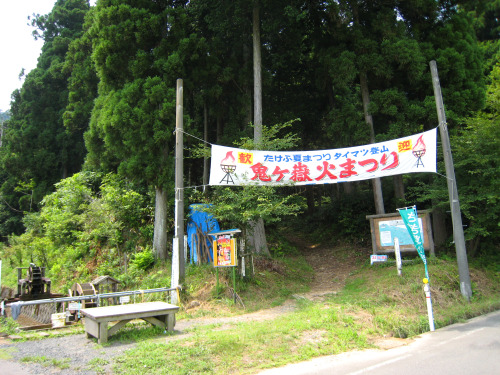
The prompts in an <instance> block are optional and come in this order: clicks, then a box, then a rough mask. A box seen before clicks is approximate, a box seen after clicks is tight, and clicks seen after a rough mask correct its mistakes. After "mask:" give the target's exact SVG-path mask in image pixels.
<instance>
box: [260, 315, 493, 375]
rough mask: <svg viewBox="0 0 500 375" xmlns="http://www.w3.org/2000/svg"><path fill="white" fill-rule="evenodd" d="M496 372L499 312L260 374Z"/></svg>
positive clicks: (455, 374)
mask: <svg viewBox="0 0 500 375" xmlns="http://www.w3.org/2000/svg"><path fill="white" fill-rule="evenodd" d="M285 374H286V375H361V374H367V375H391V374H398V375H400V374H405V375H417V374H418V375H422V374H427V375H433V374H438V375H452V374H453V375H471V374H474V375H475V374H500V311H497V312H493V313H490V314H488V315H484V316H481V317H478V318H474V319H471V320H469V321H467V322H466V323H460V324H454V325H452V326H448V327H445V328H442V329H439V330H437V331H435V332H428V333H425V334H423V335H421V336H419V337H418V338H417V339H416V340H415V341H414V342H412V343H411V344H409V345H406V346H402V347H398V348H395V349H390V350H365V351H359V352H349V353H343V354H340V355H335V356H328V357H323V358H316V359H314V360H311V361H308V362H302V363H298V364H295V365H288V366H285V367H281V368H277V369H272V370H267V371H263V372H261V373H259V375H285Z"/></svg>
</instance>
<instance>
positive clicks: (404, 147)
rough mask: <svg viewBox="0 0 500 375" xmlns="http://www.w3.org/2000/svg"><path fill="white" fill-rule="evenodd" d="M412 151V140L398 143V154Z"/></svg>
mask: <svg viewBox="0 0 500 375" xmlns="http://www.w3.org/2000/svg"><path fill="white" fill-rule="evenodd" d="M410 150H411V139H407V140H406V141H401V142H398V152H405V151H410Z"/></svg>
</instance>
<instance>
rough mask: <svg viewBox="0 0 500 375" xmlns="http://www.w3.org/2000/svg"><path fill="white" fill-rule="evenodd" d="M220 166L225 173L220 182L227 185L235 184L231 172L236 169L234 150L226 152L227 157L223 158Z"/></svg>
mask: <svg viewBox="0 0 500 375" xmlns="http://www.w3.org/2000/svg"><path fill="white" fill-rule="evenodd" d="M220 167H221V169H222V171H223V172H224V173H225V175H224V177H223V178H222V180H220V183H222V182H225V183H226V184H227V185H229V184H233V185H234V180H233V177H232V176H231V174H233V173H234V171H235V170H236V159H235V158H234V156H233V151H228V152H227V153H226V157H225V158H224V159H222V160H221V162H220Z"/></svg>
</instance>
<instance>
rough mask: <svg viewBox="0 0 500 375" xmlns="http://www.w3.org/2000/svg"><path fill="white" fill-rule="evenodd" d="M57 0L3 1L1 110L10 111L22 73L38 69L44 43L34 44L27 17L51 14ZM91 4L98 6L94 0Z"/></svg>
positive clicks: (0, 24) (0, 15) (0, 2)
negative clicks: (14, 92) (11, 97)
mask: <svg viewBox="0 0 500 375" xmlns="http://www.w3.org/2000/svg"><path fill="white" fill-rule="evenodd" d="M55 3H56V0H0V35H1V39H0V49H1V53H0V56H1V58H0V109H1V110H2V111H6V110H7V109H9V108H10V100H11V99H10V95H11V94H12V91H14V90H15V89H18V88H21V86H22V84H23V82H22V81H20V80H19V73H20V72H21V70H22V69H23V68H24V70H25V73H28V72H29V71H30V70H32V69H33V68H36V64H37V59H38V56H39V55H40V50H41V48H42V45H43V40H40V39H39V40H38V41H35V40H34V39H33V36H32V32H33V30H34V29H33V27H32V26H31V25H30V26H28V25H27V24H28V16H31V15H32V14H33V13H35V14H37V13H39V14H47V13H50V11H51V10H52V8H53V7H54V4H55ZM91 3H95V0H92V1H91Z"/></svg>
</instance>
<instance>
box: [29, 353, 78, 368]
mask: <svg viewBox="0 0 500 375" xmlns="http://www.w3.org/2000/svg"><path fill="white" fill-rule="evenodd" d="M21 362H24V363H38V364H40V365H42V366H43V367H50V366H53V367H57V368H59V369H61V370H64V369H68V368H69V363H70V362H71V360H70V359H69V358H63V359H56V358H48V357H45V356H28V357H23V358H22V359H21Z"/></svg>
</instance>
